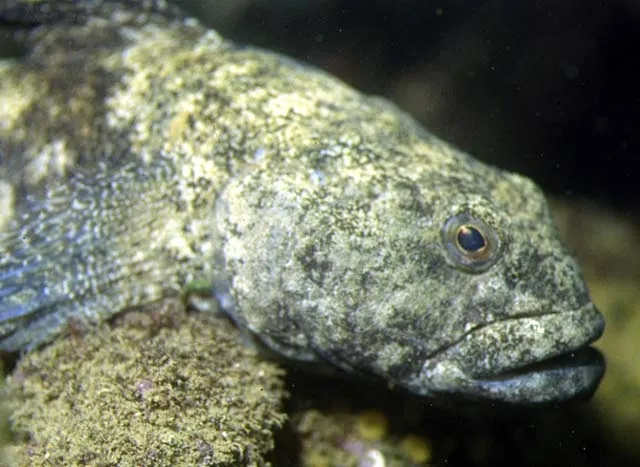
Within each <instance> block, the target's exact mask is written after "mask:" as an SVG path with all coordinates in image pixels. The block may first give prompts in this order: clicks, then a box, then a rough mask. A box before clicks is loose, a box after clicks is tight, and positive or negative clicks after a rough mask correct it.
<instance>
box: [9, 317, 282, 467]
mask: <svg viewBox="0 0 640 467" xmlns="http://www.w3.org/2000/svg"><path fill="white" fill-rule="evenodd" d="M120 324H121V325H120V326H116V327H115V328H113V329H110V328H107V327H104V328H101V329H100V330H99V332H96V333H93V334H91V335H89V336H87V337H86V338H80V337H77V336H76V337H73V336H72V337H71V338H68V339H59V340H57V341H56V342H55V343H54V344H53V345H51V346H49V347H47V348H45V349H44V350H42V351H38V352H34V353H31V354H28V355H26V356H25V357H24V358H23V359H22V360H21V361H20V362H19V363H18V365H17V368H16V369H15V371H14V372H13V374H12V375H10V376H9V377H8V378H7V381H6V388H5V396H6V398H7V404H8V407H9V409H10V411H11V416H10V420H11V424H12V428H13V431H14V432H15V433H16V434H17V436H16V439H18V441H16V442H15V444H14V446H13V447H11V448H10V449H11V453H12V454H13V455H14V456H15V458H16V463H17V464H19V465H26V464H28V465H56V466H62V465H80V464H82V465H101V466H107V465H153V466H163V465H217V466H226V465H234V466H236V465H262V464H263V463H264V461H263V454H265V453H266V452H267V451H269V450H270V449H271V448H272V447H273V438H272V431H273V430H274V429H275V428H278V427H280V426H281V425H282V424H283V422H284V419H285V415H283V413H282V412H281V411H280V403H281V400H282V398H283V396H284V390H283V383H282V380H281V376H282V371H281V370H279V369H278V368H277V367H276V366H274V365H273V364H271V363H267V362H263V361H260V360H259V359H257V357H256V356H255V355H254V354H253V352H251V351H250V350H249V349H246V348H245V347H243V345H242V343H241V341H240V339H238V333H237V331H236V330H235V329H234V328H233V327H232V326H231V325H230V324H229V323H228V322H226V321H224V320H220V319H216V318H212V317H208V316H205V315H204V314H197V315H195V316H186V315H184V314H182V313H181V312H178V311H176V310H168V311H167V310H164V311H160V312H157V313H151V314H147V315H144V317H143V318H142V322H141V321H140V320H139V319H138V320H136V319H133V320H125V321H124V322H121V323H120ZM149 324H151V325H149ZM5 451H6V450H5ZM6 452H7V451H6Z"/></svg>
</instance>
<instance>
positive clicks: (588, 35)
mask: <svg viewBox="0 0 640 467" xmlns="http://www.w3.org/2000/svg"><path fill="white" fill-rule="evenodd" d="M181 3H182V4H183V5H184V6H186V8H188V9H190V10H191V11H194V12H195V13H197V14H198V15H199V16H200V17H202V18H205V19H206V21H208V22H209V24H211V25H213V26H214V27H216V28H217V29H219V30H220V31H221V32H222V33H223V34H224V35H227V36H230V37H232V38H235V39H237V40H239V41H241V42H244V43H249V44H256V45H260V46H263V47H266V48H270V49H276V50H280V51H282V52H284V53H286V54H288V55H293V56H295V57H297V58H300V59H302V60H305V61H307V62H310V63H313V64H315V65H318V66H320V67H322V68H325V69H328V70H329V71H330V72H331V73H333V74H336V75H338V76H340V77H341V78H343V79H344V80H346V81H347V82H349V83H350V84H353V85H354V86H355V87H357V88H359V89H361V90H363V91H365V92H369V93H374V94H382V95H385V96H387V97H389V98H391V99H392V100H394V101H395V102H396V103H398V104H399V105H400V106H401V107H403V108H404V109H406V110H408V111H410V112H411V113H412V114H413V115H414V116H416V117H417V118H418V119H419V120H421V121H422V122H424V123H425V124H426V126H427V127H428V128H430V129H432V130H433V131H434V132H435V133H436V134H438V135H440V136H442V137H444V138H445V139H447V140H448V141H450V142H453V143H455V144H457V145H458V146H460V147H461V148H463V149H465V150H466V151H468V152H470V153H472V154H474V155H475V156H476V157H478V158H480V159H482V160H485V161H487V162H491V163H494V164H496V165H499V166H501V167H503V168H507V169H511V170H513V171H517V172H520V173H524V174H526V175H529V176H531V177H532V178H534V179H535V180H536V181H537V182H538V183H540V184H542V185H543V186H544V188H545V189H546V190H547V191H549V192H551V193H556V194H560V195H576V196H584V197H589V198H597V199H603V200H605V201H606V202H607V203H609V204H611V205H613V206H615V207H619V208H620V209H621V210H629V209H630V210H632V211H637V207H636V205H637V203H636V200H638V199H639V195H640V180H639V179H638V174H637V170H636V167H637V166H638V165H637V162H636V161H637V160H638V156H639V154H640V131H638V129H639V128H640V112H639V110H640V86H639V83H640V53H639V47H640V2H638V1H637V0H610V1H601V0H563V1H555V0H537V1H513V0H487V1H481V0H449V1H441V0H440V1H433V0H403V1H393V0H275V1H274V0H272V1H264V0H262V1H261V0H234V1H230V0H227V1H216V2H213V1H209V2H205V1H198V2H191V1H187V0H182V2H181Z"/></svg>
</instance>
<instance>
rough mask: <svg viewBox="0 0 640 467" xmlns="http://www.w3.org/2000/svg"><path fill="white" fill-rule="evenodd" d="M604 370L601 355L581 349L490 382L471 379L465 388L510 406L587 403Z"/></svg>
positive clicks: (590, 348)
mask: <svg viewBox="0 0 640 467" xmlns="http://www.w3.org/2000/svg"><path fill="white" fill-rule="evenodd" d="M605 366H606V365H605V360H604V357H603V355H602V353H600V352H599V351H598V350H597V349H595V348H593V347H590V346H585V347H581V348H578V349H576V350H573V351H571V352H567V353H563V354H560V355H556V356H554V357H551V358H549V359H546V360H543V361H541V362H536V363H532V364H529V365H526V366H524V367H520V368H516V369H513V370H509V371H506V372H504V373H499V374H497V375H495V376H492V377H490V378H473V379H471V380H470V381H469V382H470V385H469V386H470V387H472V388H473V392H472V394H473V395H478V396H483V397H485V398H487V399H496V400H500V401H503V402H507V403H513V404H524V403H526V404H539V403H560V402H566V401H568V400H574V399H588V398H589V397H591V396H592V395H593V393H594V392H595V390H596V389H597V387H598V385H599V383H600V380H601V379H602V377H603V376H604V372H605Z"/></svg>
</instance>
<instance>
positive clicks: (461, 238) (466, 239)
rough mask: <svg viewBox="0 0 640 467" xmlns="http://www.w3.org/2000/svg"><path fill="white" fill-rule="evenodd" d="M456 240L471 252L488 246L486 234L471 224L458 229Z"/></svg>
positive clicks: (461, 246) (465, 249)
mask: <svg viewBox="0 0 640 467" xmlns="http://www.w3.org/2000/svg"><path fill="white" fill-rule="evenodd" d="M456 240H457V241H458V245H459V246H460V248H462V249H463V250H464V251H468V252H471V253H475V252H478V251H480V250H482V249H483V248H485V247H486V246H487V241H486V240H485V238H484V235H482V233H480V231H479V230H478V229H476V228H475V227H473V226H471V225H463V226H461V227H460V228H459V229H458V234H457V236H456Z"/></svg>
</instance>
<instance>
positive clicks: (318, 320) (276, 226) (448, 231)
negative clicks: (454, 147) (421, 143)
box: [216, 155, 604, 404]
mask: <svg viewBox="0 0 640 467" xmlns="http://www.w3.org/2000/svg"><path fill="white" fill-rule="evenodd" d="M448 161H449V162H447V164H450V165H451V167H450V168H449V169H447V167H446V166H445V167H443V165H442V164H440V165H438V164H436V163H429V164H426V165H425V166H420V165H412V166H406V167H398V166H397V165H393V166H389V167H386V168H382V167H380V166H377V167H376V170H370V168H367V167H366V166H358V167H357V168H354V169H353V170H350V171H349V170H342V171H341V172H340V174H339V175H340V176H337V175H336V174H333V175H332V176H331V177H326V178H323V177H318V175H317V174H315V175H313V177H311V178H312V179H313V180H312V182H307V181H304V180H302V179H301V177H300V175H299V173H298V172H286V171H285V172H284V173H283V174H281V175H280V176H274V171H271V173H270V174H268V175H267V174H266V173H265V172H264V171H263V172H254V173H252V174H249V175H247V176H246V177H245V178H244V179H240V178H239V179H238V180H235V181H233V182H232V183H231V184H230V185H229V186H228V187H227V189H226V192H225V193H224V196H225V201H224V202H223V203H222V204H221V205H220V206H221V207H220V208H219V209H218V220H217V222H216V223H217V225H218V227H219V229H220V243H221V245H222V251H223V255H222V256H223V260H222V264H223V269H224V270H225V275H226V277H227V278H228V283H229V290H230V294H231V296H232V298H233V302H234V306H235V310H236V311H235V312H234V316H235V319H236V321H237V322H239V323H241V324H242V325H243V326H244V327H246V328H247V329H249V330H250V331H251V332H252V333H253V335H255V336H257V337H258V338H259V339H260V340H261V341H262V342H263V343H264V344H265V345H266V346H267V347H269V348H270V349H271V350H274V351H275V352H276V353H278V354H280V355H284V356H285V357H287V358H291V359H294V360H311V361H321V362H326V363H329V364H330V365H332V366H335V367H338V368H341V369H342V370H344V371H346V372H347V373H350V374H369V375H375V376H377V377H380V378H382V379H384V380H386V381H387V382H388V383H389V384H392V385H394V386H399V387H403V388H405V389H407V390H409V391H411V392H413V393H416V394H419V395H424V396H440V395H446V396H452V395H453V396H462V397H464V398H472V399H490V400H494V401H504V402H507V403H517V404H520V403H544V402H559V401H564V400H568V399H572V398H574V397H578V396H581V395H587V394H590V393H591V392H593V390H594V389H595V387H596V386H597V384H598V382H599V380H600V378H601V376H602V374H603V370H604V363H603V359H602V357H601V355H600V354H599V353H598V352H597V351H595V350H593V349H591V348H589V347H588V345H589V344H590V343H591V342H593V341H594V340H596V339H597V338H598V337H599V336H600V335H601V334H602V332H603V326H604V322H603V318H602V315H601V314H600V312H599V311H598V310H597V309H596V307H595V306H594V305H593V303H592V302H591V299H590V297H589V293H588V290H587V287H586V285H585V282H584V279H583V277H582V274H581V271H580V267H579V266H578V264H577V262H576V260H575V259H574V258H573V257H572V256H571V255H570V254H569V252H568V251H567V249H566V248H565V247H564V246H563V244H562V242H561V240H560V237H559V234H558V231H557V229H556V227H555V226H554V223H553V220H552V218H551V214H550V211H549V207H548V204H547V201H546V200H545V198H544V196H543V194H542V192H541V190H540V189H539V188H538V187H537V186H536V185H535V184H534V183H533V182H531V181H530V180H529V179H527V178H525V177H521V176H518V175H514V174H510V173H507V172H504V171H501V170H498V169H494V168H491V167H488V166H486V165H484V164H481V163H478V162H476V161H474V160H472V159H470V158H466V156H464V155H459V156H457V158H454V159H451V158H449V159H448ZM452 161H453V162H452ZM454 162H455V164H454ZM461 164H462V165H463V167H464V168H465V170H462V171H461V170H460V165H461ZM380 173H382V174H384V175H383V176H380V175H379V174H380ZM265 177H269V180H267V179H265ZM340 177H341V178H340ZM319 180H322V181H321V182H319ZM266 186H268V187H269V188H268V190H267V191H265V188H264V187H266Z"/></svg>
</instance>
